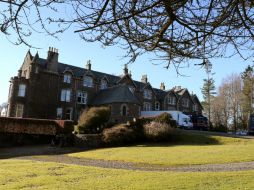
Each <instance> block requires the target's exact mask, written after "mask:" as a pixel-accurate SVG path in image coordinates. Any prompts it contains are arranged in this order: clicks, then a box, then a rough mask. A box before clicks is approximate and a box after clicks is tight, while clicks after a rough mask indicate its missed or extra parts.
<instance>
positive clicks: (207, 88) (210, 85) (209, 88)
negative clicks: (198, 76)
mask: <svg viewBox="0 0 254 190" xmlns="http://www.w3.org/2000/svg"><path fill="white" fill-rule="evenodd" d="M201 92H202V94H203V98H204V102H203V106H204V109H205V112H206V113H207V114H208V125H209V127H210V122H211V98H212V96H214V95H215V94H216V92H215V85H214V79H213V78H208V79H204V84H203V87H202V88H201Z"/></svg>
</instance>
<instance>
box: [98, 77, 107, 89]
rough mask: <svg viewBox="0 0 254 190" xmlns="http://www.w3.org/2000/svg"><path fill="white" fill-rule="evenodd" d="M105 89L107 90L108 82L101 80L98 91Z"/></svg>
mask: <svg viewBox="0 0 254 190" xmlns="http://www.w3.org/2000/svg"><path fill="white" fill-rule="evenodd" d="M106 88H108V82H107V81H106V80H105V79H102V80H101V86H100V89H106Z"/></svg>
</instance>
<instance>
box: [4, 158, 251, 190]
mask: <svg viewBox="0 0 254 190" xmlns="http://www.w3.org/2000/svg"><path fill="white" fill-rule="evenodd" d="M0 166H1V167H0V189H8V190H9V189H68V190H69V189H110V190H119V189H128V190H129V189H133V190H135V189H144V190H149V189H156V190H160V189H162V190H165V189H172V190H173V189H175V190H178V189H181V190H184V189H185V190H198V189H200V190H203V189H206V190H221V189H224V190H227V189H228V190H232V189H234V190H237V189H239V190H252V189H254V183H253V177H254V171H241V172H216V173H215V172H198V173H191V172H188V173H182V172H145V171H128V170H117V169H102V168H96V167H85V166H76V165H66V164H57V163H43V162H35V161H24V160H14V159H10V160H0Z"/></svg>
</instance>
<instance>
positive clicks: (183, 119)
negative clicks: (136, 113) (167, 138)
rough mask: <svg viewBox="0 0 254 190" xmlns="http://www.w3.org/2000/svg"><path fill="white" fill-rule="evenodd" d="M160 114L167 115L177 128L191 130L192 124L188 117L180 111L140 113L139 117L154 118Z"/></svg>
mask: <svg viewBox="0 0 254 190" xmlns="http://www.w3.org/2000/svg"><path fill="white" fill-rule="evenodd" d="M162 113H169V114H170V115H171V116H172V118H173V119H174V120H175V121H176V123H177V125H178V127H180V128H184V129H193V123H192V122H191V118H190V117H189V116H188V115H185V114H183V112H181V111H141V117H155V116H158V115H160V114H162Z"/></svg>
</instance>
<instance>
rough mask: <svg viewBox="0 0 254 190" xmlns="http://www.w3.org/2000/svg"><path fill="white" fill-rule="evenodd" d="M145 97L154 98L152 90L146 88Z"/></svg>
mask: <svg viewBox="0 0 254 190" xmlns="http://www.w3.org/2000/svg"><path fill="white" fill-rule="evenodd" d="M144 98H145V99H152V91H151V90H147V89H145V90H144Z"/></svg>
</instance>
